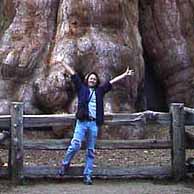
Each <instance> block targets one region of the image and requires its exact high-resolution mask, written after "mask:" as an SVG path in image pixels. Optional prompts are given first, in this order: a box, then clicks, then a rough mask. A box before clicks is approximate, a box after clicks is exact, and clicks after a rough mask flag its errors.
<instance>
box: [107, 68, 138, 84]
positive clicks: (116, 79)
mask: <svg viewBox="0 0 194 194" xmlns="http://www.w3.org/2000/svg"><path fill="white" fill-rule="evenodd" d="M132 75H134V70H131V69H129V67H127V69H126V71H125V72H124V73H122V74H121V75H119V76H116V77H115V78H113V79H112V80H110V83H111V84H114V83H116V82H118V81H119V80H121V79H123V78H125V77H126V76H132Z"/></svg>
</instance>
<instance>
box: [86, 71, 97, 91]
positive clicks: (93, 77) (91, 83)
mask: <svg viewBox="0 0 194 194" xmlns="http://www.w3.org/2000/svg"><path fill="white" fill-rule="evenodd" d="M96 84H97V77H96V75H94V74H91V75H90V76H89V78H88V86H89V87H91V88H93V87H95V86H96Z"/></svg>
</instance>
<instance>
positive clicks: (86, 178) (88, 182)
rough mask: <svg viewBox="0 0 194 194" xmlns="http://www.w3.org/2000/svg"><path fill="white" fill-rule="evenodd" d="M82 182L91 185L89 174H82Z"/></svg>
mask: <svg viewBox="0 0 194 194" xmlns="http://www.w3.org/2000/svg"><path fill="white" fill-rule="evenodd" d="M84 184H85V185H92V177H91V176H90V175H84Z"/></svg>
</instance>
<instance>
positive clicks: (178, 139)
mask: <svg viewBox="0 0 194 194" xmlns="http://www.w3.org/2000/svg"><path fill="white" fill-rule="evenodd" d="M170 112H171V115H172V123H171V138H172V151H171V154H172V157H171V158H172V160H171V161H172V175H173V177H174V178H175V180H177V181H179V180H181V179H183V178H184V177H185V175H186V167H185V126H184V104H183V103H172V104H171V107H170Z"/></svg>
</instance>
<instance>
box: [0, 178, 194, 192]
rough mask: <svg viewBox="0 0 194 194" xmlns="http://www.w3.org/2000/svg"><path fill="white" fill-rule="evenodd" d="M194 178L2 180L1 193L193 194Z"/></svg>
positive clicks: (0, 181)
mask: <svg viewBox="0 0 194 194" xmlns="http://www.w3.org/2000/svg"><path fill="white" fill-rule="evenodd" d="M193 183H194V180H192V179H189V180H187V181H185V182H181V183H175V182H172V181H151V180H94V184H93V185H90V186H88V185H84V184H83V183H82V180H74V181H72V180H71V181H70V180H66V182H64V181H63V182H56V181H51V180H50V181H32V180H28V181H26V183H25V184H24V185H22V186H12V185H10V183H9V182H8V181H5V180H0V193H1V194H118V193H119V194H193V193H194V184H193Z"/></svg>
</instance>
